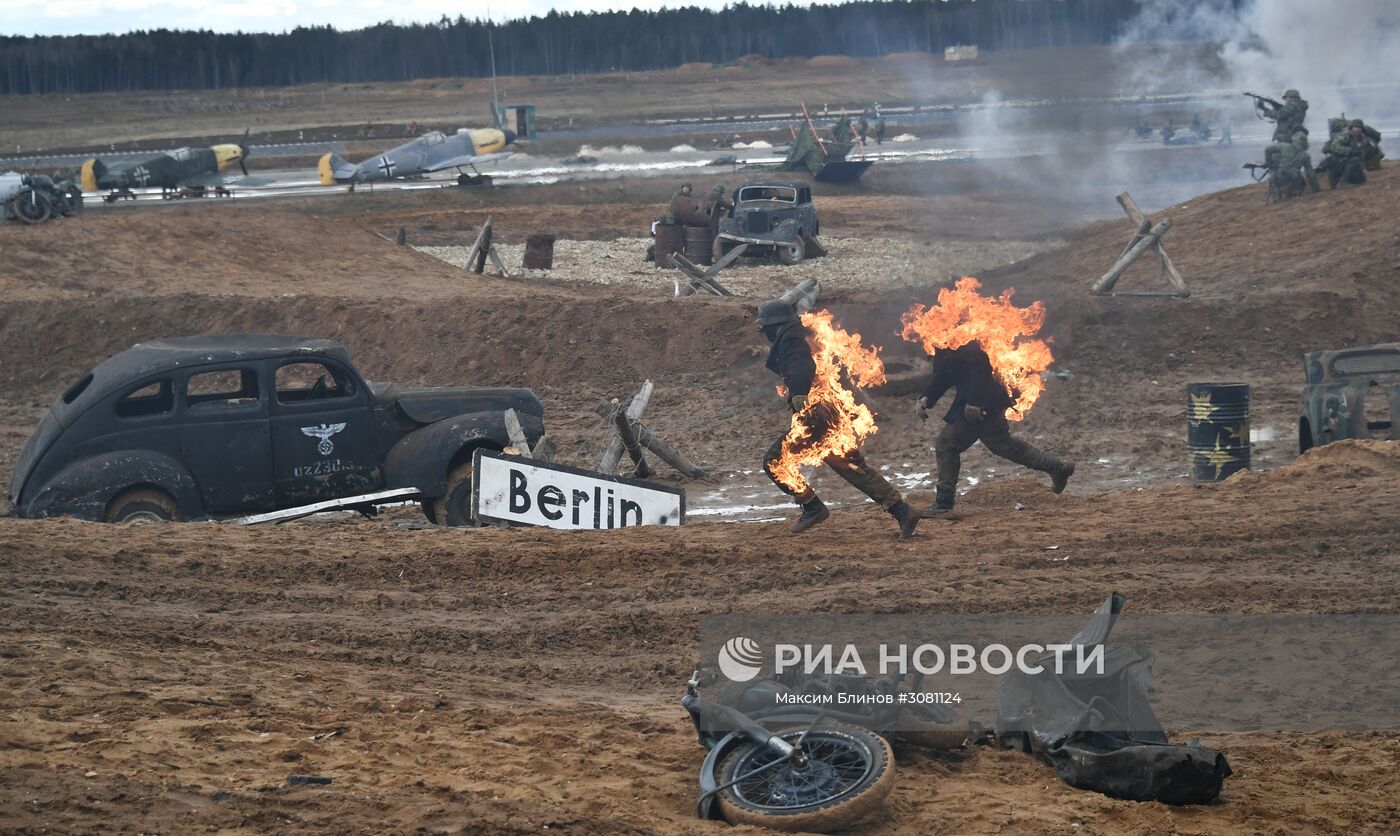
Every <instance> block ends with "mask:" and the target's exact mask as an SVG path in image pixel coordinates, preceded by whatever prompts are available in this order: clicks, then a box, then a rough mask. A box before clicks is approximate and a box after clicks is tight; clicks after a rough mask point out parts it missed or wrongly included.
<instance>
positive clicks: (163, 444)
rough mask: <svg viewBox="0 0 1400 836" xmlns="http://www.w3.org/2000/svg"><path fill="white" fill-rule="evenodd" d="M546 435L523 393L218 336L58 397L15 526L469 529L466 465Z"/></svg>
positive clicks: (172, 348) (160, 344)
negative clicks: (353, 521)
mask: <svg viewBox="0 0 1400 836" xmlns="http://www.w3.org/2000/svg"><path fill="white" fill-rule="evenodd" d="M507 409H514V410H515V412H516V415H517V416H518V419H519V421H520V425H521V428H522V429H523V430H524V433H525V437H526V440H527V441H528V442H529V443H530V444H531V445H534V444H536V443H538V441H539V439H540V437H541V436H542V435H543V434H544V423H543V415H544V409H543V407H542V406H541V405H540V400H539V398H537V397H536V396H535V393H534V392H531V391H530V390H529V389H507V388H486V387H466V386H463V387H451V388H413V389H408V388H404V389H401V388H399V387H397V386H395V385H393V384H391V383H371V382H369V381H366V380H365V379H364V378H363V377H362V376H361V375H360V373H359V371H358V370H357V369H356V368H355V366H354V364H352V363H351V362H350V354H349V351H348V350H347V349H346V347H345V345H344V344H343V343H339V342H335V341H332V340H317V339H311V338H307V337H287V336H275V335H263V334H227V335H220V336H210V337H180V338H175V339H166V340H153V341H151V342H146V343H141V344H138V345H135V346H133V347H131V348H129V349H127V350H126V351H123V352H122V353H120V354H118V355H116V356H114V357H112V358H110V359H108V360H106V361H104V362H102V363H101V364H99V365H98V366H97V367H95V368H94V369H93V370H92V371H90V372H88V373H87V374H85V375H83V376H82V377H81V378H79V379H78V380H77V382H75V383H73V384H72V385H71V386H70V387H69V388H68V390H67V391H66V392H64V393H63V394H62V395H61V396H59V398H58V400H56V401H55V402H54V404H53V407H52V408H51V409H50V410H49V412H48V414H47V415H45V416H44V419H43V420H42V421H41V422H40V423H39V426H38V428H37V429H36V430H35V431H34V434H33V435H32V436H30V438H29V442H28V443H27V444H25V446H24V450H23V451H22V452H21V453H20V456H19V460H18V461H16V462H15V472H14V476H13V479H12V480H11V482H10V501H11V502H12V503H14V506H15V510H14V513H15V514H16V515H18V516H21V517H50V516H56V515H69V516H75V517H80V518H82V519H88V520H105V521H107V522H138V521H157V520H198V519H209V518H228V517H237V518H244V517H249V515H257V516H258V517H259V518H258V519H248V520H246V521H259V522H261V521H274V520H276V519H290V518H292V517H295V516H304V515H305V513H312V512H314V511H321V510H331V509H333V508H354V509H369V508H372V507H373V506H375V505H379V504H384V503H387V502H404V501H409V500H415V499H416V500H418V501H419V502H421V503H422V507H423V512H424V514H425V515H426V516H427V517H428V519H429V520H430V521H432V522H437V523H442V524H446V525H467V524H470V523H471V521H472V520H471V476H472V454H473V453H474V452H475V451H476V450H477V449H487V450H497V451H499V450H502V449H504V448H505V447H506V446H507V445H509V444H510V443H511V442H510V436H509V433H508V432H507V429H506V425H505V411H506V410H507Z"/></svg>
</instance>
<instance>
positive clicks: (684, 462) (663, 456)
mask: <svg viewBox="0 0 1400 836" xmlns="http://www.w3.org/2000/svg"><path fill="white" fill-rule="evenodd" d="M636 432H637V440H638V441H640V442H641V443H642V446H643V447H645V448H647V449H648V450H650V451H651V452H653V453H655V454H656V457H657V458H658V459H660V460H662V461H663V462H665V463H666V464H669V465H670V466H671V467H674V468H675V469H676V471H677V472H678V473H680V474H682V475H684V476H685V477H686V478H688V479H704V478H705V471H704V470H701V469H700V468H699V467H696V465H695V463H694V462H692V461H691V460H690V459H687V458H686V457H685V456H683V455H681V454H680V453H679V452H677V451H676V448H674V447H672V446H671V445H669V444H667V443H666V442H665V441H662V440H661V439H659V438H657V437H656V435H655V434H653V433H652V431H651V430H649V429H647V427H646V425H644V424H642V423H641V422H637V424H636Z"/></svg>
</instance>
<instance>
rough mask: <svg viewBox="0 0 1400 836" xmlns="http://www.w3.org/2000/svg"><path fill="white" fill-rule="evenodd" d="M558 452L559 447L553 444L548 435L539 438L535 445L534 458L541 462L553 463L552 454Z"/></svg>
mask: <svg viewBox="0 0 1400 836" xmlns="http://www.w3.org/2000/svg"><path fill="white" fill-rule="evenodd" d="M558 452H559V445H557V444H555V443H554V439H552V438H550V437H549V434H548V433H545V434H544V435H542V436H540V442H539V443H538V444H536V445H535V450H534V457H535V458H536V459H538V460H540V461H542V462H547V463H549V464H553V463H554V454H555V453H558Z"/></svg>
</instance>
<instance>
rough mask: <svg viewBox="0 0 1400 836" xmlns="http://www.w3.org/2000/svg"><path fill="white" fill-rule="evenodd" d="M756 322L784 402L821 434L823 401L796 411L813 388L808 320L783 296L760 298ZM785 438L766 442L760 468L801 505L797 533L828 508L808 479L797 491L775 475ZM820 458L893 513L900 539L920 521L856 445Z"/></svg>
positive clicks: (795, 525) (823, 516) (825, 514)
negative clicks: (785, 394)
mask: <svg viewBox="0 0 1400 836" xmlns="http://www.w3.org/2000/svg"><path fill="white" fill-rule="evenodd" d="M758 326H759V328H761V329H763V335H764V336H765V337H767V338H768V341H769V342H771V343H772V344H773V347H772V349H770V350H769V352H768V362H767V363H766V364H765V365H766V366H767V368H768V369H769V370H770V371H772V372H773V373H774V374H776V375H778V376H779V377H781V378H782V379H783V385H784V386H785V387H786V388H787V392H788V408H789V409H791V410H792V411H793V414H794V416H795V417H794V420H805V422H806V425H807V427H808V428H809V429H810V431H811V432H812V434H813V435H814V436H816V437H820V436H821V435H823V434H824V433H825V432H826V426H827V425H826V423H825V420H824V418H823V416H824V415H825V414H826V410H825V409H824V407H826V406H827V405H826V404H817V405H816V406H815V407H814V408H813V409H812V410H810V411H808V412H806V413H805V414H804V415H803V416H802V418H801V419H798V418H797V417H796V416H797V414H798V413H802V412H803V410H804V408H805V407H806V406H807V395H808V393H809V392H810V391H811V389H812V380H813V377H814V376H815V374H816V362H815V361H814V360H813V359H812V349H811V346H809V345H808V343H807V328H806V326H804V325H803V324H802V321H801V320H800V319H798V317H797V312H796V311H795V310H794V309H793V307H792V305H790V304H788V303H787V302H784V301H782V300H781V299H774V300H771V301H768V302H764V303H763V304H761V305H759V306H758ZM786 438H787V434H786V433H784V436H783V438H779V439H778V440H777V442H776V443H774V444H773V446H772V447H770V448H768V453H767V454H766V455H765V456H764V458H763V472H765V473H767V474H768V477H769V478H770V479H772V480H773V483H774V484H776V485H777V486H778V488H779V489H781V490H782V492H783V493H785V494H787V495H788V496H791V497H793V498H794V499H796V500H797V502H798V504H799V505H801V506H802V516H800V517H798V518H797V522H795V523H793V525H792V531H793V533H794V534H800V533H802V532H804V531H806V530H807V529H809V528H811V527H812V526H814V525H817V524H818V523H820V522H822V521H823V520H825V519H826V518H827V517H829V516H831V512H830V511H828V510H827V507H826V505H825V504H824V503H823V502H822V501H821V499H820V498H818V497H817V492H816V491H815V490H813V489H812V486H811V485H804V486H803V490H802V491H800V492H799V491H795V490H793V489H792V488H790V487H788V486H787V485H785V484H783V483H782V482H781V481H779V479H778V477H777V476H775V475H774V473H773V467H774V464H775V462H777V460H778V459H779V458H780V457H781V456H782V454H783V441H784V440H785V439H786ZM823 461H824V462H825V464H826V465H827V467H830V468H831V469H832V470H834V471H836V474H837V475H838V476H840V477H841V478H842V479H845V480H846V481H847V482H850V483H851V485H852V486H854V487H855V488H856V489H857V490H859V491H860V492H861V493H863V494H865V495H866V496H868V497H870V498H871V499H872V500H873V501H875V502H877V503H879V505H880V507H881V508H884V509H885V510H886V511H888V512H889V513H890V515H891V516H893V517H894V518H895V521H896V522H898V523H899V537H900V539H901V540H902V539H905V538H907V537H909V536H910V535H911V534H913V533H914V527H915V526H917V525H918V524H919V515H918V512H916V511H915V510H914V509H913V508H911V507H909V504H908V503H906V502H905V501H904V500H903V499H902V498H901V497H900V495H899V491H898V490H897V489H896V488H895V487H894V485H891V484H890V483H889V482H888V481H887V480H886V479H885V477H883V476H881V475H880V473H879V471H877V470H876V469H875V468H873V467H871V466H870V465H869V464H867V463H866V461H865V457H864V456H863V455H861V452H860V450H859V449H854V450H851V451H850V452H849V453H846V454H845V455H841V456H830V457H828V458H826V459H824V460H823Z"/></svg>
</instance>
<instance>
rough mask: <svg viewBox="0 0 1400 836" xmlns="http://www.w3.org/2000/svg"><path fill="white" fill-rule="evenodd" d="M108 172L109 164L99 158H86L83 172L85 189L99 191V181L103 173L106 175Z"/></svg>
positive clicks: (86, 190)
mask: <svg viewBox="0 0 1400 836" xmlns="http://www.w3.org/2000/svg"><path fill="white" fill-rule="evenodd" d="M106 173H107V166H105V165H103V164H102V161H101V160H98V159H92V160H85V161H84V162H83V174H82V181H83V191H85V192H95V191H98V188H97V181H98V179H100V178H101V177H102V175H104V174H106Z"/></svg>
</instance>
